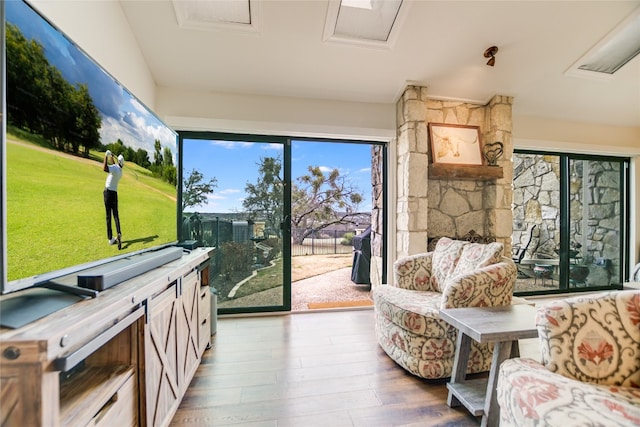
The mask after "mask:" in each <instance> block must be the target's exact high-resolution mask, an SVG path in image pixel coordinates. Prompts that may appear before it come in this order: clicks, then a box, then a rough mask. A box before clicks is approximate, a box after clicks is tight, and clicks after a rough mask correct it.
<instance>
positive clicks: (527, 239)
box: [512, 151, 629, 295]
mask: <svg viewBox="0 0 640 427" xmlns="http://www.w3.org/2000/svg"><path fill="white" fill-rule="evenodd" d="M628 163H629V161H628V159H625V158H615V157H602V156H586V155H576V154H549V153H547V154H542V153H535V152H524V151H516V153H515V154H514V181H513V182H514V198H513V199H514V203H513V218H514V223H513V235H512V243H513V247H514V254H515V252H519V255H522V256H520V257H516V258H515V261H516V263H517V264H518V280H517V281H516V289H515V292H516V293H517V294H521V295H526V294H536V293H554V292H567V291H580V290H593V289H609V288H619V287H620V286H622V283H623V282H624V272H625V269H626V264H627V260H628V258H627V257H626V254H627V247H626V245H627V244H626V242H628V238H627V236H628V230H627V226H626V224H627V221H626V219H627V218H628V212H627V206H628V203H627V197H628V196H627V188H628V172H627V171H628Z"/></svg>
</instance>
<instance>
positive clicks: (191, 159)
mask: <svg viewBox="0 0 640 427" xmlns="http://www.w3.org/2000/svg"><path fill="white" fill-rule="evenodd" d="M283 152H284V151H283V146H282V145H280V144H269V143H247V142H230V141H204V140H185V141H184V147H183V152H182V156H183V159H182V161H183V168H184V173H185V176H186V175H188V174H190V173H191V171H192V170H193V169H197V170H198V171H200V172H201V173H203V174H204V176H205V179H206V180H209V179H211V178H216V179H217V187H216V189H215V191H214V193H213V194H212V195H211V196H210V198H209V201H208V203H207V204H206V205H203V206H198V207H195V208H190V209H188V210H189V211H190V212H193V211H197V212H217V213H231V212H241V211H243V208H242V201H243V200H244V198H245V197H246V194H245V192H244V188H245V186H246V184H247V183H256V182H257V180H258V164H259V163H260V159H261V158H263V157H278V156H280V158H281V159H282V158H283ZM291 157H292V160H291V175H292V179H293V180H294V182H295V178H296V177H299V176H302V175H305V174H307V168H308V167H309V166H320V167H321V168H323V170H325V171H329V170H332V169H334V168H337V169H338V170H339V171H340V175H341V176H345V177H347V178H348V179H349V181H350V182H351V183H352V184H353V185H355V186H356V187H358V189H359V190H360V193H361V194H362V195H363V196H364V201H363V203H361V205H360V209H359V210H360V211H361V212H369V211H371V146H370V145H369V144H354V143H351V144H349V143H335V142H310V141H294V142H293V144H292V148H291Z"/></svg>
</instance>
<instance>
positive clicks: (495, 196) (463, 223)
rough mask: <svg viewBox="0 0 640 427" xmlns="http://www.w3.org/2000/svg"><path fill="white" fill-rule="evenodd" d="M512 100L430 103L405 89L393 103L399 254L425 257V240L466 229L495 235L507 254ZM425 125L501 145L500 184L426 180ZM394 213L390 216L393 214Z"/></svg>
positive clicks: (419, 90)
mask: <svg viewBox="0 0 640 427" xmlns="http://www.w3.org/2000/svg"><path fill="white" fill-rule="evenodd" d="M512 102H513V100H512V98H510V97H507V96H496V97H494V98H493V99H492V100H491V101H490V102H489V103H488V104H487V105H476V104H470V103H465V102H452V101H440V100H433V99H429V98H428V96H427V88H425V87H420V86H408V87H407V88H406V90H405V92H404V94H403V96H402V97H401V99H400V100H399V101H398V104H397V121H398V139H397V144H396V150H397V159H398V164H397V177H396V179H397V200H396V202H395V206H396V212H395V214H396V215H397V231H396V239H397V241H396V242H397V252H396V254H395V255H396V257H400V256H405V255H410V254H415V253H419V252H424V251H425V250H426V245H427V239H428V238H431V237H440V236H462V235H464V234H466V233H468V232H469V231H470V230H474V231H476V232H477V233H478V234H481V235H485V236H493V237H495V238H496V240H497V241H499V242H502V243H504V245H505V253H507V254H508V253H510V250H511V230H512V213H511V202H512V194H513V193H512V188H511V179H512V166H511V157H512V154H513V141H512V134H511V128H512V116H511V106H512ZM429 122H437V123H450V124H465V125H473V126H479V127H480V133H481V140H482V143H483V144H484V143H487V142H496V141H499V142H502V143H503V144H504V155H503V157H502V158H501V159H500V160H499V162H498V166H500V167H502V168H503V173H504V178H502V179H498V180H489V181H483V180H478V181H474V180H460V179H430V178H429V174H428V164H429V149H430V147H429V136H428V129H427V124H428V123H429ZM391 214H392V215H393V214H394V213H393V212H392V213H391Z"/></svg>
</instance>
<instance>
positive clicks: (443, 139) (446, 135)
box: [428, 123, 484, 166]
mask: <svg viewBox="0 0 640 427" xmlns="http://www.w3.org/2000/svg"><path fill="white" fill-rule="evenodd" d="M428 128H429V142H430V148H431V151H430V153H429V154H430V156H429V157H430V158H431V162H432V163H434V164H436V163H442V164H454V165H480V166H481V165H483V164H484V157H483V155H482V141H481V138H480V127H479V126H470V125H455V124H447V123H429V124H428Z"/></svg>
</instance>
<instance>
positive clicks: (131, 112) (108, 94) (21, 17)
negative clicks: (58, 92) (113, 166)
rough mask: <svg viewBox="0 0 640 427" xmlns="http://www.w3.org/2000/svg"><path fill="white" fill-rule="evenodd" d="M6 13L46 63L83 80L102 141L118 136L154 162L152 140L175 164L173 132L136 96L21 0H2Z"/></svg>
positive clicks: (74, 81)
mask: <svg viewBox="0 0 640 427" xmlns="http://www.w3.org/2000/svg"><path fill="white" fill-rule="evenodd" d="M5 14H6V19H7V21H8V22H9V23H12V24H15V25H17V26H18V28H19V29H20V31H21V32H22V34H23V36H24V37H26V38H27V39H30V40H35V41H37V42H38V43H39V44H41V45H42V46H43V47H44V53H45V56H46V58H47V60H48V61H49V64H50V65H52V66H54V67H56V68H57V69H58V70H60V72H61V73H62V76H63V77H64V78H65V79H66V80H67V81H68V82H69V83H71V84H77V83H84V84H87V86H88V87H89V93H90V94H91V98H92V99H93V102H94V104H95V106H96V107H97V108H98V110H99V111H100V118H101V119H102V127H101V129H100V137H101V141H100V142H101V143H102V144H109V143H112V142H115V141H116V140H117V139H120V140H121V141H122V142H124V144H125V145H127V146H129V147H133V148H134V149H136V150H137V149H138V148H142V149H144V150H146V151H147V153H149V160H150V161H153V153H154V152H155V149H154V142H155V140H156V139H158V140H160V142H161V144H162V147H163V148H164V147H169V148H170V149H171V152H172V153H173V155H174V158H173V160H174V164H175V163H176V153H177V150H176V147H177V138H176V134H175V132H173V131H172V130H171V129H170V128H169V127H167V126H166V125H165V124H163V123H162V122H161V121H160V120H159V119H158V118H157V117H156V116H155V115H154V114H153V113H151V112H150V110H149V109H147V108H146V107H145V106H144V105H143V104H141V103H140V101H138V99H137V98H135V97H134V96H132V95H131V94H130V93H129V92H128V91H127V90H126V89H125V88H124V87H122V86H121V85H120V84H118V82H116V81H115V80H114V79H113V78H112V77H111V76H110V75H109V74H107V72H106V71H104V69H102V68H101V67H100V66H98V65H97V64H96V63H95V62H94V61H93V60H92V59H91V58H90V57H89V56H87V55H86V54H85V53H84V52H83V51H82V50H81V49H79V48H78V47H77V46H76V45H75V44H73V43H72V42H71V41H70V40H69V39H67V38H66V37H65V36H64V34H63V33H61V32H60V31H58V30H57V29H56V28H54V27H52V26H51V25H49V24H48V23H47V22H46V21H45V20H43V19H40V18H39V15H38V14H37V13H36V12H34V10H33V9H31V8H30V7H29V6H28V5H27V4H26V3H24V2H22V1H7V2H5Z"/></svg>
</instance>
